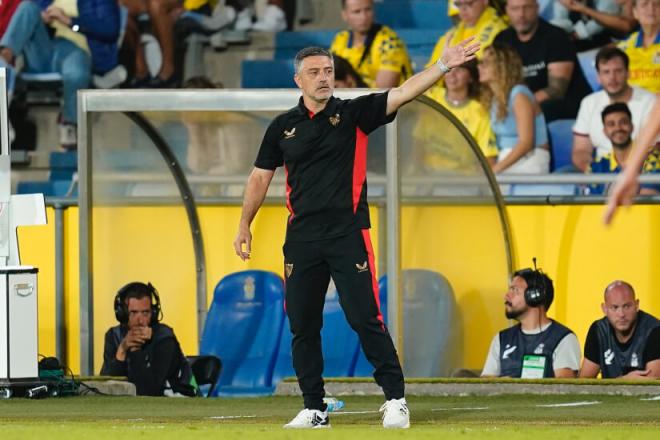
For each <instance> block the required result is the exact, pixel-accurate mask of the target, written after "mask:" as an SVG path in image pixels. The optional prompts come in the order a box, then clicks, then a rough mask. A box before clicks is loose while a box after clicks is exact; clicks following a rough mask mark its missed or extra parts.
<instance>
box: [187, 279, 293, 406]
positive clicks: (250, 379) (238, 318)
mask: <svg viewBox="0 0 660 440" xmlns="http://www.w3.org/2000/svg"><path fill="white" fill-rule="evenodd" d="M283 323H284V283H283V281H282V279H281V278H280V277H279V276H278V275H277V274H274V273H272V272H265V271H257V270H253V271H244V272H238V273H234V274H231V275H228V276H226V277H225V278H223V279H222V280H220V282H219V283H218V285H217V286H216V288H215V292H214V295H213V303H212V304H211V308H210V310H209V312H208V315H207V317H206V323H205V325H204V332H203V335H202V341H201V346H200V353H201V354H204V355H214V356H217V357H219V358H220V359H222V362H223V373H222V375H221V376H220V380H219V381H218V387H217V388H216V390H215V391H214V392H213V394H212V396H259V395H269V394H271V393H272V392H273V389H274V387H273V384H272V376H273V368H274V364H275V359H276V355H277V350H278V347H279V344H280V337H281V334H282V325H283Z"/></svg>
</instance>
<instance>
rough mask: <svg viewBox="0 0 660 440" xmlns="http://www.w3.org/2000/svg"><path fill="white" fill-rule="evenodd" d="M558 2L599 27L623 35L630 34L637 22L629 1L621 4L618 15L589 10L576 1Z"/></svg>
mask: <svg viewBox="0 0 660 440" xmlns="http://www.w3.org/2000/svg"><path fill="white" fill-rule="evenodd" d="M559 2H560V3H561V4H563V5H564V6H566V9H568V10H570V11H574V12H578V13H580V14H584V15H587V16H589V17H590V18H592V19H594V20H595V21H597V22H598V23H600V24H601V25H603V26H605V27H608V28H610V29H614V30H615V31H618V32H622V33H625V34H627V33H629V32H632V30H633V29H634V28H635V25H636V24H637V20H635V18H634V17H633V15H632V2H629V1H626V2H623V4H622V5H621V13H620V15H619V14H615V13H610V12H603V11H599V10H598V9H594V8H590V7H589V6H587V5H585V4H584V3H582V2H580V1H577V0H559ZM619 3H621V2H619Z"/></svg>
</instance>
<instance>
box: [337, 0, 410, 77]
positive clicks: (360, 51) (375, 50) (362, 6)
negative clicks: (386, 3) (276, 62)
mask: <svg viewBox="0 0 660 440" xmlns="http://www.w3.org/2000/svg"><path fill="white" fill-rule="evenodd" d="M341 15H342V18H343V19H344V21H345V22H346V23H347V24H348V27H349V30H346V31H341V32H339V33H338V34H337V35H336V36H335V38H334V40H333V41H332V45H331V46H330V51H331V52H332V53H334V54H336V55H339V56H340V57H343V58H345V59H347V60H348V62H349V63H351V65H352V66H353V68H354V69H355V70H356V71H357V72H358V73H359V74H360V76H361V77H362V79H363V80H364V82H365V83H367V85H368V86H369V87H376V88H391V87H396V86H398V85H399V84H401V83H403V81H405V80H406V79H408V78H409V77H410V76H412V66H411V64H410V58H409V57H408V51H407V50H406V45H405V43H404V42H403V41H402V40H401V39H400V38H399V37H398V36H397V34H396V33H395V32H394V31H393V30H392V29H390V28H389V27H387V26H383V25H381V24H378V23H374V2H373V0H342V11H341Z"/></svg>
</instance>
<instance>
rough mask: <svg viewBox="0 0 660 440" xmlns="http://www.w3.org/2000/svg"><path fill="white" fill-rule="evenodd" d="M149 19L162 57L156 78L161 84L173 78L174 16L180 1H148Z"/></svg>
mask: <svg viewBox="0 0 660 440" xmlns="http://www.w3.org/2000/svg"><path fill="white" fill-rule="evenodd" d="M147 7H148V11H149V17H150V18H151V24H152V26H153V30H154V34H155V35H156V38H157V39H158V43H159V44H160V50H161V52H162V56H163V62H162V64H161V68H160V72H158V77H159V78H160V79H161V80H162V81H163V82H171V80H172V77H173V76H174V20H175V17H174V14H173V13H172V12H173V11H175V10H176V9H178V8H180V7H181V0H149V2H148V5H147Z"/></svg>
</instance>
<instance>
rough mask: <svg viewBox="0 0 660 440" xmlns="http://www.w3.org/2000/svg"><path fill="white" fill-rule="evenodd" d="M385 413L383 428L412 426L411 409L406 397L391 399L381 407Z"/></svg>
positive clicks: (381, 410)
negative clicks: (409, 409)
mask: <svg viewBox="0 0 660 440" xmlns="http://www.w3.org/2000/svg"><path fill="white" fill-rule="evenodd" d="M380 412H382V413H383V428H399V429H407V428H410V411H408V405H407V404H406V398H405V397H402V398H401V399H391V400H388V401H387V402H385V403H383V406H381V407H380Z"/></svg>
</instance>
